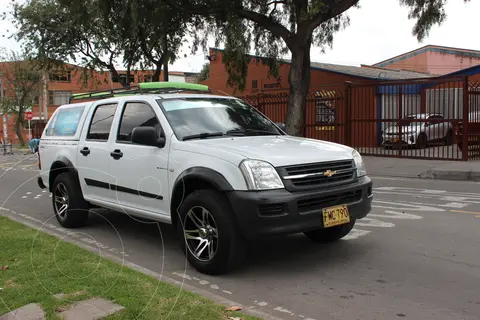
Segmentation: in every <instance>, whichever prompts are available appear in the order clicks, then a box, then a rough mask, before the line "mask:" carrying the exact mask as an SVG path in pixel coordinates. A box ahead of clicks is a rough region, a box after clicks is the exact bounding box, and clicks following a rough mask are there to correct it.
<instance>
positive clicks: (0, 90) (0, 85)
mask: <svg viewBox="0 0 480 320" xmlns="http://www.w3.org/2000/svg"><path fill="white" fill-rule="evenodd" d="M0 95H1V98H2V104H3V102H4V101H3V98H4V97H5V96H4V93H3V75H2V73H1V72H0ZM2 107H3V106H2ZM2 118H3V142H4V143H5V144H6V143H8V131H7V129H8V126H7V115H6V112H5V110H4V109H3V110H2Z"/></svg>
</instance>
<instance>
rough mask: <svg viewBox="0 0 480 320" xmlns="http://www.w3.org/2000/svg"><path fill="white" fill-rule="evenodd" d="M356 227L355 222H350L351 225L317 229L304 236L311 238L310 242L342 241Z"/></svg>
mask: <svg viewBox="0 0 480 320" xmlns="http://www.w3.org/2000/svg"><path fill="white" fill-rule="evenodd" d="M354 225H355V220H354V219H353V220H350V222H349V223H346V224H342V225H339V226H335V227H330V228H326V229H317V230H313V231H307V232H304V234H305V235H306V236H307V237H309V238H310V240H312V241H314V242H319V243H329V242H334V241H337V240H340V239H342V238H343V237H345V236H346V235H347V234H349V233H350V231H352V229H353V226H354Z"/></svg>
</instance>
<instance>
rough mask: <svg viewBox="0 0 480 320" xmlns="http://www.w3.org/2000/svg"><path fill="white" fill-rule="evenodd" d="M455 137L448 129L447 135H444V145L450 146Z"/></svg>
mask: <svg viewBox="0 0 480 320" xmlns="http://www.w3.org/2000/svg"><path fill="white" fill-rule="evenodd" d="M454 139H455V137H454V136H453V131H452V130H448V131H447V135H446V136H445V145H446V146H451V145H452V144H453V142H454Z"/></svg>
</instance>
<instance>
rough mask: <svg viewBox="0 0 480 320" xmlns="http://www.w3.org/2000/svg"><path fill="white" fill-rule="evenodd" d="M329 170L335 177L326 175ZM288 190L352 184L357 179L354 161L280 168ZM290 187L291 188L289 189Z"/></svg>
mask: <svg viewBox="0 0 480 320" xmlns="http://www.w3.org/2000/svg"><path fill="white" fill-rule="evenodd" d="M328 170H330V171H332V172H335V174H334V175H332V176H328V175H325V174H324V173H326V172H327V171H328ZM279 171H280V173H281V175H282V178H283V180H284V182H285V184H286V187H287V189H291V190H292V191H293V190H307V189H314V188H319V187H323V186H331V185H336V184H341V183H343V182H350V181H352V180H353V179H354V177H355V172H354V171H355V167H354V164H353V160H341V161H330V162H321V163H311V164H302V165H296V166H288V167H283V168H280V170H279ZM289 187H290V188H289Z"/></svg>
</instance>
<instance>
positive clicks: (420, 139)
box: [415, 133, 428, 149]
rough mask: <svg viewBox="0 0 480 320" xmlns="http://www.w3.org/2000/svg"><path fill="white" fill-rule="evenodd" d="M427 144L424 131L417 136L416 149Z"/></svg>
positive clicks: (422, 147)
mask: <svg viewBox="0 0 480 320" xmlns="http://www.w3.org/2000/svg"><path fill="white" fill-rule="evenodd" d="M427 145H428V140H427V136H426V135H425V134H424V133H421V134H420V135H419V136H418V138H417V142H416V143H415V146H416V147H417V149H425V148H426V147H427Z"/></svg>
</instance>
